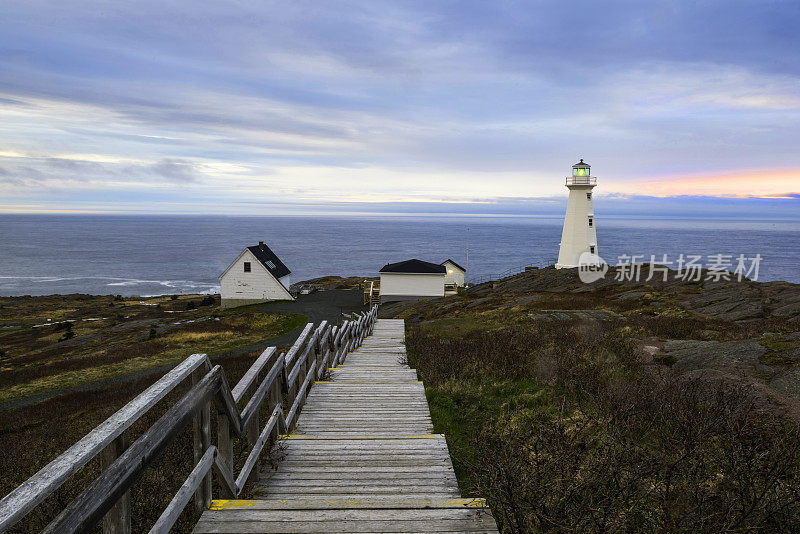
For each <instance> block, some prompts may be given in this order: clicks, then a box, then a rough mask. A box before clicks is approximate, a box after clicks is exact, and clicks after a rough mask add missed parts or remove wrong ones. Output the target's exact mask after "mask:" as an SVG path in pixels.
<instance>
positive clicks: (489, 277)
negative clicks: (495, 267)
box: [467, 261, 555, 289]
mask: <svg viewBox="0 0 800 534" xmlns="http://www.w3.org/2000/svg"><path fill="white" fill-rule="evenodd" d="M553 264H555V261H552V262H546V261H544V262H538V263H528V264H526V265H520V266H518V267H512V268H510V269H506V270H505V271H503V272H502V273H496V274H486V275H483V276H478V277H476V278H471V279H470V280H469V285H468V286H467V289H470V288H473V287H475V286H478V285H480V284H485V283H487V282H494V281H497V280H502V279H503V278H508V277H509V276H514V275H516V274H519V273H524V272H525V271H530V270H531V269H540V268H544V267H549V266H550V265H553Z"/></svg>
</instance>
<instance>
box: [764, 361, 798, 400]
mask: <svg viewBox="0 0 800 534" xmlns="http://www.w3.org/2000/svg"><path fill="white" fill-rule="evenodd" d="M769 387H771V388H773V389H776V390H778V391H780V392H781V393H788V394H789V395H794V396H795V397H800V365H796V366H794V367H792V368H790V369H787V370H786V371H783V372H782V373H779V374H778V375H776V376H775V377H774V378H773V379H772V380H770V381H769Z"/></svg>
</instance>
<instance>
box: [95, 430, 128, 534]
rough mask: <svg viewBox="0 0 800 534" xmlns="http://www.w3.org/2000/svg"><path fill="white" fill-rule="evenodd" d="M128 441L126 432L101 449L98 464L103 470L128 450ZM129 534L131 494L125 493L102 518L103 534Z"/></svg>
mask: <svg viewBox="0 0 800 534" xmlns="http://www.w3.org/2000/svg"><path fill="white" fill-rule="evenodd" d="M128 445H130V443H129V439H128V431H127V430H126V431H125V432H123V433H122V434H120V435H119V436H117V438H116V439H114V441H112V442H111V443H109V444H108V446H107V447H106V448H105V449H103V452H102V453H101V456H100V464H101V466H102V469H103V470H105V469H106V468H107V467H108V466H110V465H111V464H112V463H114V461H115V460H116V459H117V458H119V456H120V455H121V454H122V453H123V452H125V449H127V448H128ZM130 532H131V494H130V492H129V491H126V492H125V493H124V494H123V495H122V497H120V498H119V500H118V501H117V503H116V504H115V505H114V506H113V507H112V508H111V510H109V511H108V512H107V513H106V515H105V516H104V517H103V534H130Z"/></svg>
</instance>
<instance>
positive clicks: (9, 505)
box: [0, 354, 210, 532]
mask: <svg viewBox="0 0 800 534" xmlns="http://www.w3.org/2000/svg"><path fill="white" fill-rule="evenodd" d="M200 366H205V367H206V368H210V365H209V363H208V358H207V357H206V355H205V354H193V355H192V356H190V357H189V358H187V359H185V360H184V361H183V362H181V363H179V364H178V365H177V366H175V368H174V369H172V370H171V371H170V372H168V373H167V374H166V375H164V376H163V377H162V378H160V379H159V380H157V381H156V382H155V383H154V384H153V385H152V386H150V387H149V388H147V389H146V390H144V391H143V392H142V393H141V394H139V395H138V396H137V397H136V398H135V399H133V400H132V401H131V402H129V403H128V404H126V405H125V406H123V407H122V408H120V409H119V410H118V411H117V412H116V413H114V415H112V416H111V417H109V418H108V419H106V420H105V421H104V422H103V423H101V424H100V425H99V426H98V427H97V428H95V429H94V430H92V431H91V432H89V433H88V434H86V436H85V437H84V438H83V439H81V440H80V441H78V442H77V443H75V445H73V446H72V447H70V448H69V449H67V450H66V451H64V452H63V453H62V454H60V455H59V456H58V457H57V458H56V459H54V460H53V461H52V462H50V463H48V464H47V465H46V466H44V467H43V468H42V469H40V470H39V471H38V472H37V473H36V474H35V475H33V476H32V477H31V478H29V479H28V480H26V481H25V482H23V483H22V484H21V485H20V486H18V487H17V488H16V489H14V490H13V491H12V492H11V493H9V494H8V495H6V496H5V497H4V498H3V499H2V500H0V532H2V531H4V530H6V529H7V528H9V527H10V526H11V525H13V524H14V523H16V522H17V521H19V519H20V518H22V517H23V516H25V515H26V514H27V513H28V512H30V511H31V510H32V509H33V508H34V507H35V506H36V505H38V504H39V503H40V502H42V501H43V500H44V499H46V498H47V496H48V495H50V494H51V493H52V492H53V491H55V490H56V488H58V487H59V486H61V484H63V483H64V482H65V481H66V480H67V479H68V478H69V477H71V476H72V475H73V474H74V473H75V472H77V471H78V469H80V468H81V467H83V466H84V465H86V463H87V462H89V460H91V459H92V458H94V457H95V456H96V455H97V454H98V453H100V451H102V450H103V449H104V448H105V447H107V446H108V445H109V443H111V442H112V441H113V440H114V439H116V438H117V437H118V436H119V435H120V434H122V433H123V432H124V431H125V430H127V429H128V427H130V426H131V425H132V424H133V423H134V422H135V421H136V420H137V419H139V418H140V417H141V416H142V415H143V414H144V413H146V412H147V411H148V410H149V409H150V408H152V407H153V406H155V404H156V403H157V402H158V401H160V400H161V399H163V398H164V396H165V395H166V394H167V393H169V392H170V391H172V390H173V389H174V388H175V387H176V386H177V385H178V384H180V383H181V382H183V380H185V379H186V378H187V377H188V376H189V375H191V374H192V372H193V371H194V370H195V369H197V368H199V367H200Z"/></svg>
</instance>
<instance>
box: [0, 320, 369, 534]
mask: <svg viewBox="0 0 800 534" xmlns="http://www.w3.org/2000/svg"><path fill="white" fill-rule="evenodd" d="M376 315H377V307H373V308H372V309H371V310H370V311H369V313H366V314H362V315H361V317H360V318H359V319H358V320H354V321H345V322H344V324H342V325H341V326H331V325H329V324H328V323H327V321H323V322H322V323H321V324H319V325H318V326H317V327H316V328H315V327H314V325H313V324H312V323H308V324H307V325H306V327H305V328H304V329H303V331H302V333H301V334H300V336H299V337H298V338H297V341H296V342H295V343H294V345H293V346H292V347H291V348H290V349H289V350H288V351H287V352H286V353H282V354H280V355H278V356H277V357H276V351H277V349H276V348H275V347H269V348H267V349H266V350H265V351H264V352H263V353H262V354H261V355H260V356H259V357H258V358H257V359H256V361H255V362H254V363H253V365H252V366H251V367H250V368H249V369H248V370H247V372H246V373H245V374H244V376H243V377H242V378H241V380H239V382H238V383H237V384H236V385H235V386H234V387H233V389H231V388H229V387H228V382H227V380H226V379H225V374H224V372H223V371H222V368H221V367H220V366H219V365H216V366H213V365H212V364H211V361H210V360H209V359H208V357H207V356H206V355H205V354H193V355H192V356H190V357H189V358H187V359H186V360H184V361H183V362H182V363H180V364H179V365H178V366H176V367H175V368H174V369H172V370H171V371H170V372H168V373H167V374H166V375H164V376H163V377H162V378H161V379H159V380H158V381H157V382H156V383H154V384H153V385H152V386H150V387H149V388H147V389H146V390H145V391H144V392H143V393H141V394H140V395H139V396H137V397H136V398H135V399H133V400H132V401H131V402H129V403H128V404H126V405H125V406H123V407H122V408H121V409H120V410H119V411H117V412H116V413H115V414H114V415H112V416H111V417H109V418H108V419H107V420H106V421H104V422H103V423H101V424H100V425H99V426H98V427H97V428H95V429H94V430H92V431H91V432H89V434H87V435H86V436H85V437H84V438H83V439H81V440H80V441H78V442H77V443H75V444H74V445H73V446H72V447H70V448H69V449H68V450H67V451H66V452H64V453H63V454H61V455H60V456H59V457H58V458H56V459H55V460H53V461H52V462H50V463H49V464H47V465H46V466H45V467H43V468H42V469H41V470H40V471H39V472H38V473H36V474H35V475H33V476H32V477H31V478H29V479H28V480H27V481H25V482H23V483H22V484H21V485H20V486H19V487H17V488H16V489H15V490H14V491H12V492H11V493H9V494H8V495H7V496H6V497H4V498H3V499H2V500H0V532H4V531H5V530H7V529H9V528H11V527H12V526H14V525H15V524H16V523H17V522H19V521H20V520H21V519H22V518H23V517H25V516H26V515H27V514H28V513H29V512H31V510H33V509H34V508H35V507H36V506H37V505H38V504H40V503H41V502H42V501H43V500H44V499H46V498H47V497H48V496H49V495H51V494H52V493H53V492H54V491H56V490H57V489H58V488H60V487H61V486H62V485H63V484H64V482H66V481H67V480H68V479H69V478H70V477H71V476H72V475H73V474H74V473H75V472H77V471H78V470H79V469H80V468H81V467H83V466H84V465H86V464H87V463H88V462H89V461H90V460H92V459H93V458H95V457H96V456H98V455H99V456H100V457H101V463H102V467H103V469H102V472H101V473H100V475H99V476H98V477H97V478H96V479H94V480H93V481H92V482H91V483H89V485H88V486H87V487H86V488H85V489H84V490H83V491H82V492H81V493H80V494H79V495H78V496H77V497H76V498H75V499H74V500H73V501H72V502H71V503H70V504H69V505H67V507H66V508H64V510H63V511H62V512H61V513H60V514H58V516H57V517H56V518H55V519H53V521H52V522H50V524H49V525H48V526H47V527H46V528H45V529H44V531H43V532H48V533H58V534H62V533H71V532H84V531H87V530H89V529H90V528H92V527H93V526H94V525H96V524H97V523H98V522H100V521H101V520H102V522H103V531H104V532H106V533H110V532H115V533H129V532H130V497H129V490H130V488H131V486H132V485H133V483H134V482H135V481H136V480H137V479H139V477H140V476H141V475H142V474H143V473H144V471H145V470H146V469H147V468H148V466H150V464H152V463H153V461H154V460H155V459H156V458H158V456H159V455H160V454H161V452H162V451H163V450H164V449H165V448H166V447H167V446H168V445H169V444H170V443H172V441H173V440H174V439H175V438H176V437H177V436H178V434H179V433H180V432H181V431H182V430H183V429H184V428H186V427H187V426H188V425H189V424H192V425H193V428H194V464H195V465H194V469H193V470H192V472H191V473H190V474H189V476H188V478H187V479H186V480H185V482H184V483H183V485H182V486H181V488H180V489H179V490H178V492H177V493H176V494H175V496H174V498H173V499H172V501H171V502H170V503H169V505H168V506H167V508H166V509H165V510H164V511H163V513H162V514H161V516H160V517H159V519H158V520H157V521H156V523H155V525H153V527H152V528H151V530H150V532H151V533H166V532H169V530H170V528H171V527H172V525H174V524H175V521H176V520H177V519H178V516H179V515H180V514H181V512H182V511H183V509H184V508H185V507H186V505H187V504H188V503H189V501H190V500H191V499H192V496H194V500H195V505H196V507H197V509H198V510H203V509H205V508H207V507H208V506H209V505H210V504H211V498H212V495H211V492H212V472H213V474H215V475H216V478H217V482H218V485H219V487H220V488H222V493H223V495H222V497H224V498H236V497H238V496H239V495H240V494H241V493H242V490H243V489H244V487H245V484H246V483H247V481H248V479H249V478H250V477H251V475H252V474H253V473H254V472H255V471H256V470H255V467H256V465H257V463H258V459H259V456H260V455H261V452H262V450H263V449H264V447H265V446H267V445H269V444H270V443H272V442H274V441H275V440H276V439H277V438H278V437H279V435H280V434H286V433H288V432H289V431H290V430H291V429H292V428H293V426H294V424H295V423H296V421H297V417H298V414H299V413H300V411H301V409H302V406H303V404H304V403H305V399H306V397H307V396H308V392H309V389H310V388H311V386H312V383H313V381H314V380H315V379H316V378H318V377H320V376H322V374H323V373H324V372H325V370H326V369H327V368H329V367H335V366H337V365H340V364H341V363H342V362H343V361H344V358H345V357H346V356H347V354H348V353H349V352H351V351H352V350H354V349H356V348H357V347H359V346H360V345H361V342H362V341H363V340H364V338H365V337H366V336H367V335H369V334H370V333H371V332H372V330H373V328H374V325H375V318H376ZM270 362H272V365H271V366H270V367H269V369H267V367H268V366H269V364H270ZM187 378H191V380H192V387H191V389H190V390H189V391H188V392H187V393H186V394H185V395H183V397H181V399H180V400H178V401H177V402H175V403H174V404H173V405H172V406H170V407H169V409H168V410H167V411H166V413H165V414H164V415H163V416H161V418H160V419H158V421H156V423H155V424H153V425H152V426H151V427H150V428H148V429H147V430H146V431H145V432H144V433H143V434H142V435H141V436H140V437H139V438H138V439H136V440H135V441H134V442H133V443H129V441H130V440H129V436H128V429H129V428H130V427H131V425H132V424H134V423H135V422H136V421H137V420H139V419H140V418H141V417H142V416H143V415H144V414H145V413H146V412H147V411H148V410H150V409H151V408H152V407H153V406H154V405H155V404H156V403H158V402H159V401H160V400H161V399H163V398H164V397H165V396H166V395H167V394H168V393H169V392H170V391H172V390H174V389H175V388H176V387H178V386H179V385H180V384H181V383H182V382H183V381H184V380H186V379H187ZM253 390H254V391H253ZM249 391H253V393H252V395H251V396H250V398H249V400H247V402H246V404H245V406H244V407H243V408H242V409H241V411H240V410H239V407H238V405H239V403H240V402H242V401H243V400H244V399H245V396H246V394H247V393H248V392H249ZM212 405H213V407H214V409H215V410H216V414H217V418H216V419H217V433H216V439H217V442H216V444H212V443H211V439H212V434H211V408H212ZM264 406H266V407H267V411H268V413H269V414H270V416H269V419H268V420H267V422H266V424H265V425H264V428H263V429H260V428H259V413H260V411H261V409H262V407H264ZM235 439H246V440H247V442H248V445H249V448H250V452H249V454H248V456H247V459H246V460H245V462H244V465H243V467H242V468H241V470H240V472H239V474H238V476H234V475H235V473H234V465H233V442H234V440H235Z"/></svg>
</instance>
